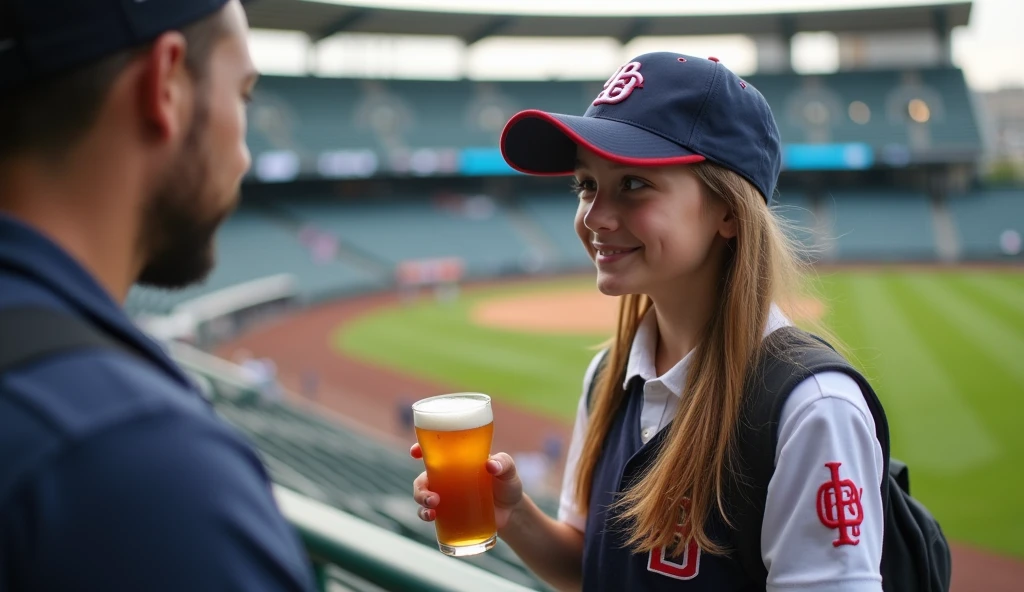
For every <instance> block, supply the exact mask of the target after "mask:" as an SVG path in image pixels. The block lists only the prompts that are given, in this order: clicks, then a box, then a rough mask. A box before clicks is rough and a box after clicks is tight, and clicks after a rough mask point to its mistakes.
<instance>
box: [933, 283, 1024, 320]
mask: <svg viewBox="0 0 1024 592" xmlns="http://www.w3.org/2000/svg"><path fill="white" fill-rule="evenodd" d="M1008 277H1012V276H1006V275H1005V274H998V275H994V274H981V273H970V274H967V273H965V274H963V275H959V276H953V277H951V278H950V281H951V282H952V283H953V285H955V286H957V287H961V288H963V289H964V290H967V291H969V292H970V293H971V294H972V295H973V296H975V297H976V298H977V299H979V300H985V301H986V306H987V307H991V308H993V309H994V310H995V309H998V312H999V314H1000V316H1003V317H1009V318H1013V319H1014V320H1015V322H1016V323H1017V327H1024V286H1018V285H1016V284H1015V282H1011V281H1009V280H1008V279H1007V278H1008Z"/></svg>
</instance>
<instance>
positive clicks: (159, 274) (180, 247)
mask: <svg viewBox="0 0 1024 592" xmlns="http://www.w3.org/2000/svg"><path fill="white" fill-rule="evenodd" d="M207 119H208V108H207V105H206V104H205V101H202V100H201V99H200V100H199V101H198V102H197V105H196V111H195V118H194V119H193V124H192V126H191V127H190V129H189V132H188V135H187V136H186V139H185V142H184V144H183V145H182V149H181V152H180V153H179V155H178V157H177V161H176V162H175V163H174V165H173V166H172V167H171V168H170V169H169V170H168V174H167V176H166V177H165V178H164V180H163V182H162V183H161V184H160V186H159V187H157V190H156V191H155V192H154V193H153V195H152V196H151V197H150V199H149V202H148V203H147V204H146V206H145V208H144V210H143V213H142V215H143V220H142V225H141V235H140V246H141V248H143V249H145V252H146V261H145V264H144V266H143V268H142V272H141V273H140V274H139V277H138V279H137V282H138V283H139V284H141V285H144V286H152V287H155V288H166V289H180V288H185V287H188V286H190V285H192V284H196V283H199V282H201V281H203V280H204V279H206V277H207V275H209V273H210V271H211V270H212V269H213V266H214V263H215V260H214V236H215V234H216V232H217V228H218V227H219V226H220V224H221V222H223V221H224V219H225V218H226V217H227V216H228V214H230V210H222V211H215V212H213V213H208V212H209V211H210V208H211V206H212V205H213V204H220V203H224V200H222V199H220V197H221V196H216V195H211V191H215V190H212V189H211V188H210V181H209V172H210V171H209V166H210V165H209V158H208V157H209V156H210V155H209V147H208V144H207V143H206V142H204V141H202V133H203V132H202V130H203V129H205V128H206V122H207ZM230 203H236V201H234V200H233V201H231V202H230Z"/></svg>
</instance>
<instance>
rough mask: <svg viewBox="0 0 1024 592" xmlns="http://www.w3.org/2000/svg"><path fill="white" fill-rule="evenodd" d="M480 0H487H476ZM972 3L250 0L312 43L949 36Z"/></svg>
mask: <svg viewBox="0 0 1024 592" xmlns="http://www.w3.org/2000/svg"><path fill="white" fill-rule="evenodd" d="M481 1H486V0H481ZM971 5H972V3H971V2H970V1H969V0H968V1H963V2H958V1H948V2H947V1H942V0H936V1H935V2H934V3H932V4H924V5H922V4H916V5H904V6H890V7H878V8H849V9H838V10H828V9H826V10H816V11H802V12H780V13H766V14H721V15H713V14H711V15H709V14H697V15H667V16H586V15H581V16H549V15H519V14H477V13H468V12H467V13H458V12H428V11H419V10H399V9H392V8H369V7H365V6H358V5H345V4H338V3H334V2H321V1H316V0H313V1H310V0H249V2H247V3H246V12H247V13H248V15H249V23H250V25H251V26H252V27H254V28H261V29H283V30H293V31H301V32H304V33H306V34H307V35H308V36H309V38H310V39H311V40H312V41H314V42H316V41H320V40H322V39H326V38H327V37H330V36H332V35H335V34H338V33H377V34H410V35H446V36H454V37H458V38H460V39H462V40H463V41H464V42H466V43H467V44H472V43H475V42H477V41H479V40H481V39H485V38H487V37H492V36H495V35H501V36H509V37H547V36H552V37H612V38H615V39H618V40H620V41H621V42H623V43H626V42H628V41H630V40H631V39H633V38H636V37H640V36H676V35H679V36H688V35H725V34H740V35H751V36H756V35H777V36H784V37H788V36H791V35H793V34H795V33H800V32H804V31H831V32H834V33H844V32H847V33H856V32H878V31H903V30H931V31H936V32H938V33H939V34H942V35H948V34H949V32H950V31H952V29H953V28H955V27H958V26H963V25H966V24H967V23H968V21H969V20H970V13H971Z"/></svg>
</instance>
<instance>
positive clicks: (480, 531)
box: [412, 393, 498, 557]
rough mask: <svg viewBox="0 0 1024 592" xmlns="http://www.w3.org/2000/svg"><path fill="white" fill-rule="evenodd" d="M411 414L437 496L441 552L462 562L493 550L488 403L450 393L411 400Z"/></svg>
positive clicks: (473, 396)
mask: <svg viewBox="0 0 1024 592" xmlns="http://www.w3.org/2000/svg"><path fill="white" fill-rule="evenodd" d="M412 409H413V422H414V425H415V427H416V439H417V441H419V444H420V448H422V450H423V463H424V465H426V468H427V480H428V481H429V482H430V490H431V491H433V492H435V493H437V494H438V495H439V496H440V497H441V501H440V503H439V504H438V506H437V507H436V508H435V509H434V510H435V512H436V515H435V518H434V528H435V530H436V532H437V543H438V546H439V547H440V549H441V552H442V553H444V554H446V555H453V556H455V557H465V556H468V555H476V554H479V553H483V552H484V551H487V550H488V549H491V548H493V547H494V544H495V542H496V541H497V531H498V529H497V528H496V527H495V525H494V497H493V494H492V491H491V479H492V477H491V475H490V473H488V472H487V468H486V465H487V460H488V458H489V457H490V453H491V437H492V435H493V433H494V415H493V414H492V412H491V398H490V397H488V396H487V395H482V394H479V393H453V394H449V395H440V396H437V397H430V398H427V399H423V400H420V401H417V402H416V403H414V404H413V406H412Z"/></svg>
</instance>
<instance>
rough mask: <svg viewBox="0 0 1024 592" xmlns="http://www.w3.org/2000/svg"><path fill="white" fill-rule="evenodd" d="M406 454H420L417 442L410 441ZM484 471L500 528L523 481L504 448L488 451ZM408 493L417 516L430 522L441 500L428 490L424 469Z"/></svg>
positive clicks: (520, 496)
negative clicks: (492, 491)
mask: <svg viewBox="0 0 1024 592" xmlns="http://www.w3.org/2000/svg"><path fill="white" fill-rule="evenodd" d="M409 454H410V455H411V456H412V457H413V458H415V459H422V458H423V451H422V450H421V449H420V445H419V444H413V445H412V448H410V449H409ZM487 472H488V473H490V474H491V476H492V478H493V489H494V522H495V525H496V526H497V527H498V530H501V529H502V528H504V527H505V526H506V525H507V524H508V521H509V519H510V518H511V516H512V513H513V511H515V509H516V508H517V507H518V506H519V503H520V502H521V501H522V500H523V482H522V481H520V479H519V475H518V474H517V473H516V464H515V463H514V462H513V461H512V457H511V456H509V455H507V454H505V453H504V452H499V453H497V454H494V455H491V457H490V459H489V460H488V461H487ZM412 497H413V499H415V500H416V503H417V504H419V505H420V506H421V507H420V511H419V512H418V515H419V517H420V519H421V520H424V521H426V522H432V521H433V520H434V518H436V517H437V510H435V508H437V505H438V504H439V503H440V502H441V497H440V496H439V495H438V494H437V493H434V492H433V491H430V489H429V484H428V483H427V472H426V471H424V472H422V473H420V475H419V477H416V479H415V480H414V481H413V483H412Z"/></svg>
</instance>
